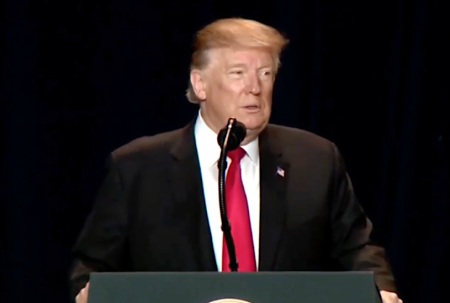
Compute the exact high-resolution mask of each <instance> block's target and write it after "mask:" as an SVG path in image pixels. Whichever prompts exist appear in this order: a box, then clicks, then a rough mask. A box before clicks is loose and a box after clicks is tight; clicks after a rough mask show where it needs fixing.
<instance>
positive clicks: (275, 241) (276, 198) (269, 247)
mask: <svg viewBox="0 0 450 303" xmlns="http://www.w3.org/2000/svg"><path fill="white" fill-rule="evenodd" d="M288 176H289V164H288V163H287V162H285V161H283V160H282V151H281V149H280V148H279V145H278V142H277V140H276V136H275V134H274V133H271V128H270V126H268V127H267V128H266V130H265V131H264V132H263V133H262V134H261V135H260V188H261V189H260V191H261V198H260V199H261V209H260V256H259V258H260V259H259V270H260V271H271V270H273V269H274V262H275V258H276V252H277V248H278V245H279V241H280V237H281V233H282V230H283V226H284V219H285V211H286V184H287V182H286V179H287V178H288Z"/></svg>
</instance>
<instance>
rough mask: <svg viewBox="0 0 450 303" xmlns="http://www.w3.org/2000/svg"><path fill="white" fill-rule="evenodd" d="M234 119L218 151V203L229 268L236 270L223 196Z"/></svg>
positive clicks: (234, 253)
mask: <svg viewBox="0 0 450 303" xmlns="http://www.w3.org/2000/svg"><path fill="white" fill-rule="evenodd" d="M234 122H235V120H233V119H231V120H230V121H229V124H228V127H227V132H226V135H225V140H224V143H223V147H222V150H221V153H220V158H219V203H220V216H221V219H222V231H223V235H224V238H225V243H226V245H227V249H228V255H229V256H230V264H229V267H230V270H231V271H237V269H238V264H237V261H236V252H235V247H234V242H233V237H232V235H231V229H230V223H229V221H228V218H227V215H226V214H227V212H226V203H225V202H226V197H225V190H224V188H225V172H226V166H227V145H228V139H229V137H230V133H231V130H232V128H233V125H234Z"/></svg>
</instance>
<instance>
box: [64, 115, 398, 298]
mask: <svg viewBox="0 0 450 303" xmlns="http://www.w3.org/2000/svg"><path fill="white" fill-rule="evenodd" d="M193 129H194V128H193V123H191V124H189V125H188V126H187V127H185V128H183V129H179V130H175V131H172V132H169V133H164V134H159V135H155V136H152V137H144V138H139V139H137V140H134V141H132V142H130V143H128V144H126V145H124V146H122V147H120V148H119V149H117V150H115V151H114V152H113V153H112V154H111V158H110V162H109V164H110V169H109V173H108V175H107V177H106V179H105V181H104V183H103V185H102V187H101V189H100V191H99V194H98V197H97V199H96V202H95V205H94V208H93V211H92V213H91V215H90V217H89V218H88V220H87V222H86V225H85V227H84V230H83V231H82V233H81V235H80V237H79V239H78V241H77V243H76V245H75V249H74V253H75V257H76V259H75V260H76V261H75V265H74V268H73V270H72V272H71V278H70V279H71V286H72V291H73V295H74V296H75V295H76V294H77V293H78V291H79V290H80V289H81V288H82V287H83V286H84V285H85V283H86V281H87V278H88V273H89V272H91V271H216V270H217V268H216V263H215V260H214V253H213V246H212V242H211V235H210V231H209V226H208V222H207V215H206V208H205V202H204V197H203V191H202V183H201V175H200V167H199V162H198V159H197V152H196V146H195V141H194V140H195V139H194V131H193ZM260 167H261V177H260V180H261V186H260V188H261V206H260V207H261V209H260V212H261V215H260V228H261V230H260V251H259V260H260V263H259V270H260V271H332V270H355V271H358V270H368V271H374V272H375V276H376V283H377V285H378V287H379V288H380V289H385V290H391V291H395V286H394V280H393V277H392V274H391V272H390V268H389V265H388V263H387V261H386V259H385V253H384V250H383V249H382V248H381V247H378V246H375V245H373V244H372V243H371V240H370V233H371V229H372V226H371V222H370V221H369V219H368V218H367V217H366V215H365V214H364V212H363V210H362V208H361V206H360V205H359V204H358V202H357V199H356V198H355V194H354V191H353V188H352V185H351V182H350V179H349V177H348V175H347V173H346V170H345V167H344V163H343V160H342V159H341V157H340V155H339V152H338V150H337V148H336V146H335V145H334V144H333V143H331V142H329V141H327V140H325V139H323V138H321V137H319V136H317V135H314V134H311V133H309V132H306V131H302V130H298V129H293V128H287V127H282V126H275V125H268V127H267V128H266V130H265V131H264V132H263V133H262V134H261V135H260ZM278 167H280V168H282V169H284V171H285V176H284V177H281V176H280V175H277V173H276V172H277V168H278Z"/></svg>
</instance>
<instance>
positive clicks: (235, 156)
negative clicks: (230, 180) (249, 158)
mask: <svg viewBox="0 0 450 303" xmlns="http://www.w3.org/2000/svg"><path fill="white" fill-rule="evenodd" d="M244 156H245V150H244V149H243V148H242V147H238V148H236V149H234V150H231V151H229V152H228V157H230V159H231V161H233V162H235V161H236V162H240V161H241V160H242V158H243V157H244Z"/></svg>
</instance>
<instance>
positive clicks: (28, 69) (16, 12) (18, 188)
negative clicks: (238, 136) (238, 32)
mask: <svg viewBox="0 0 450 303" xmlns="http://www.w3.org/2000/svg"><path fill="white" fill-rule="evenodd" d="M444 2H445V0H442V1H432V0H428V1H427V0H386V1H331V0H330V1H324V0H322V1H319V0H309V1H293V0H277V1H272V0H266V1H243V0H239V1H230V0H228V1H211V0H210V1H206V0H203V1H202V0H198V1H174V0H168V1H148V0H126V1H125V0H116V1H100V0H98V1H93V0H89V1H87V0H86V1H79V0H77V1H75V0H66V1H56V0H49V1H27V0H5V1H3V2H2V12H3V14H2V15H1V18H2V19H1V20H2V23H1V24H2V27H1V31H0V35H1V41H2V42H4V43H2V47H1V48H0V55H1V59H2V60H1V77H2V78H1V94H0V98H1V99H0V100H1V108H0V110H1V123H2V125H1V134H2V142H1V146H2V147H1V183H0V194H1V201H2V202H1V212H0V214H1V221H0V222H1V225H2V229H1V230H2V234H1V245H2V250H1V267H0V268H1V273H2V281H1V283H0V286H1V290H0V295H1V298H0V302H7V303H22V302H42V303H64V302H68V299H67V298H68V291H67V278H68V269H69V265H70V262H71V254H70V250H71V247H72V246H73V244H74V241H75V239H76V237H77V235H78V233H79V232H80V230H81V228H82V225H83V223H84V220H85V218H86V216H87V214H88V212H89V210H90V208H91V206H92V202H93V197H94V195H95V193H96V190H97V188H98V186H99V183H100V182H101V180H102V178H103V176H104V173H105V171H104V160H105V159H106V157H107V155H108V153H109V152H111V151H112V150H113V149H115V148H117V147H119V146H120V145H122V144H125V143H127V142H128V141H130V140H132V139H134V138H136V137H139V136H144V135H152V134H156V133H159V132H163V131H168V130H172V129H175V128H178V127H181V126H184V125H185V124H186V123H187V122H188V121H190V120H191V119H192V118H193V115H195V114H196V112H197V108H196V106H193V105H191V104H189V103H188V101H187V100H186V99H185V97H184V91H185V89H186V87H187V83H188V68H189V59H190V52H191V42H192V38H193V34H194V32H195V31H196V30H198V29H199V28H200V27H202V26H204V25H206V24H207V23H209V22H211V21H213V20H214V19H216V18H220V17H231V16H240V17H245V18H253V19H256V20H259V21H262V22H265V23H267V24H270V25H272V26H275V27H276V28H278V29H279V30H281V31H282V32H283V33H284V34H285V35H286V36H287V37H288V38H289V39H290V44H289V46H288V48H287V49H286V51H285V52H284V54H283V57H282V68H281V71H280V74H279V77H278V79H277V83H276V89H275V93H274V112H273V117H272V122H274V123H279V124H283V125H288V126H294V127H299V128H304V129H306V130H309V131H312V132H315V133H317V134H319V135H321V136H324V137H326V138H328V139H330V140H332V141H334V142H335V143H336V144H337V146H338V147H339V148H340V150H341V152H342V154H343V156H344V158H345V160H346V164H347V165H348V169H349V172H350V175H351V177H352V180H353V182H354V186H355V189H356V192H357V195H358V197H359V199H360V201H361V203H362V204H363V206H364V207H365V209H366V210H367V212H368V214H369V215H370V217H371V219H372V220H373V222H374V224H375V239H376V240H377V241H379V242H380V243H381V244H383V245H385V246H386V248H387V252H388V255H389V258H390V260H391V262H392V264H393V269H394V272H395V276H396V279H397V281H398V286H399V289H400V294H401V296H402V297H403V298H404V299H405V302H408V303H419V302H422V303H429V302H433V303H435V302H444V297H447V298H448V295H447V296H445V294H444V282H443V281H444V280H443V277H444V274H445V272H444V269H445V268H449V266H448V265H449V263H448V256H449V255H450V251H449V237H448V235H449V232H450V231H449V220H448V214H449V193H448V184H449V180H448V169H449V166H448V158H446V150H447V151H448V149H446V146H447V148H448V140H449V139H448V133H445V131H446V126H445V123H446V121H448V119H449V115H448V114H449V111H448V110H446V109H445V106H444V100H446V102H447V103H448V96H449V95H448V87H449V86H448V83H449V81H448V80H449V79H448V73H449V66H448V65H447V64H446V63H447V62H448V56H449V53H450V52H449V49H448V47H447V43H446V42H447V41H446V40H448V29H449V28H450V27H449V23H448V22H447V21H446V20H448V13H446V11H445V10H444V7H445V6H444ZM446 98H447V99H446ZM447 127H448V124H447ZM447 156H448V154H447ZM445 256H446V257H445Z"/></svg>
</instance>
